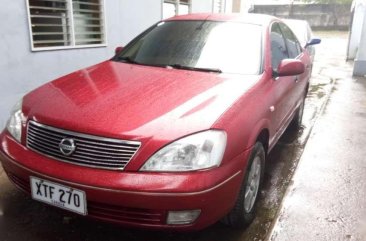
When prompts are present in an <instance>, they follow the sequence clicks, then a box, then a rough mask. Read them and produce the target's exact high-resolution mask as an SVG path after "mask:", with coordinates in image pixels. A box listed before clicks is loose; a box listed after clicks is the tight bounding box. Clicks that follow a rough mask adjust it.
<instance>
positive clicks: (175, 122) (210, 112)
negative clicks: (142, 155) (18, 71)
mask: <svg viewBox="0 0 366 241" xmlns="http://www.w3.org/2000/svg"><path fill="white" fill-rule="evenodd" d="M258 78H259V76H243V75H231V74H230V75H229V74H218V73H206V72H197V71H187V70H177V69H168V68H160V67H150V66H142V65H133V64H126V63H119V62H114V61H106V62H103V63H100V64H98V65H95V66H92V67H89V68H86V69H82V70H79V71H77V72H74V73H72V74H69V75H67V76H64V77H61V78H59V79H57V80H55V81H53V82H50V83H48V84H45V85H43V86H41V87H40V88H38V89H36V90H34V91H32V92H31V93H29V94H28V95H26V96H25V97H24V100H23V112H24V114H25V116H27V117H28V118H29V119H33V120H35V121H38V122H40V123H43V124H46V125H50V126H55V127H58V128H63V129H68V130H72V131H78V132H82V133H89V134H93V135H100V136H108V137H114V138H122V139H129V140H141V141H143V140H144V139H149V138H152V137H156V138H159V139H160V140H171V139H175V138H178V137H180V136H184V135H187V134H190V133H193V132H197V131H200V130H205V129H209V128H211V127H212V125H213V124H214V123H215V122H216V121H217V120H218V119H219V118H220V116H221V115H222V114H223V113H224V112H225V111H226V110H227V109H228V108H229V107H230V106H231V105H233V103H234V102H235V101H236V100H237V99H238V98H239V97H240V96H241V95H242V94H243V93H245V92H246V91H247V90H248V89H250V88H251V87H252V86H253V85H254V84H255V83H256V82H257V81H258Z"/></svg>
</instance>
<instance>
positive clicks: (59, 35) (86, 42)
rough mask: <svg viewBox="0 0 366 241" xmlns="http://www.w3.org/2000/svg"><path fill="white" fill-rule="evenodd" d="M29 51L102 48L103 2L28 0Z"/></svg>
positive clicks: (103, 26)
mask: <svg viewBox="0 0 366 241" xmlns="http://www.w3.org/2000/svg"><path fill="white" fill-rule="evenodd" d="M27 4H28V16H29V25H30V34H31V42H32V50H47V49H58V48H61V49H62V48H74V47H89V46H98V45H105V42H106V41H105V21H104V18H105V16H104V11H103V5H104V0H27Z"/></svg>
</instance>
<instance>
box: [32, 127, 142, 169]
mask: <svg viewBox="0 0 366 241" xmlns="http://www.w3.org/2000/svg"><path fill="white" fill-rule="evenodd" d="M64 139H68V140H72V141H73V142H74V145H75V148H74V151H73V152H72V153H71V154H69V155H66V154H64V153H62V152H61V148H60V143H61V141H62V140H64ZM140 145H141V143H140V142H137V141H125V140H118V139H111V138H104V137H98V136H92V135H86V134H81V133H77V132H72V131H66V130H62V129H58V128H54V127H50V126H46V125H43V124H39V123H37V122H35V121H29V122H28V130H27V147H28V148H30V149H32V150H34V151H36V152H38V153H41V154H43V155H45V156H48V157H51V158H53V159H56V160H60V161H64V162H69V163H73V164H77V165H83V166H89V167H95V168H104V169H119V170H121V169H123V168H124V167H125V166H126V165H127V163H128V162H129V161H130V160H131V159H132V157H133V156H134V155H135V153H136V152H137V150H138V149H139V147H140Z"/></svg>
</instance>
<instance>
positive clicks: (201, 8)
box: [192, 0, 213, 13]
mask: <svg viewBox="0 0 366 241" xmlns="http://www.w3.org/2000/svg"><path fill="white" fill-rule="evenodd" d="M212 3H213V0H192V13H207V12H212V8H213V5H212Z"/></svg>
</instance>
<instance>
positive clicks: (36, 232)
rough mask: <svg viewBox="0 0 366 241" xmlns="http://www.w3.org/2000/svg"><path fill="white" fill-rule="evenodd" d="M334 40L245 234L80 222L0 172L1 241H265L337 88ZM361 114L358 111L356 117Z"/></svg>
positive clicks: (338, 58) (219, 228)
mask: <svg viewBox="0 0 366 241" xmlns="http://www.w3.org/2000/svg"><path fill="white" fill-rule="evenodd" d="M334 35H335V34H334V33H333V34H330V35H329V34H322V35H321V37H323V44H322V45H321V47H322V48H321V49H320V48H318V49H317V51H318V52H317V55H316V58H315V64H314V68H313V78H312V80H311V86H310V91H309V94H308V98H307V100H306V107H305V112H304V126H303V128H302V130H301V131H300V132H299V133H293V132H286V133H285V135H284V136H283V137H282V138H281V140H280V142H279V143H278V144H277V145H276V146H275V148H274V150H273V151H272V152H271V153H270V155H269V158H268V162H267V168H266V175H265V180H264V188H263V191H262V192H261V195H260V202H259V204H258V215H257V217H256V219H255V220H254V222H253V223H252V225H250V226H249V227H248V228H247V229H246V230H233V229H230V228H228V227H226V226H225V225H223V224H221V223H217V224H215V225H213V226H211V227H209V228H207V229H205V230H202V231H199V232H194V233H174V232H157V231H143V230H134V229H127V228H123V227H118V226H114V225H110V224H106V223H101V222H97V221H93V220H89V219H84V218H82V217H80V216H73V215H70V214H68V213H65V212H63V211H61V210H58V209H56V208H53V207H50V206H47V205H44V204H41V203H38V202H36V201H33V200H31V198H30V197H28V196H27V195H25V194H23V193H22V192H20V191H18V190H17V189H16V188H15V187H14V186H13V185H12V184H11V183H10V182H9V180H8V179H7V178H6V176H5V174H4V172H3V170H2V168H1V166H0V240H9V241H13V240H14V241H15V240H29V241H33V240H129V241H139V240H141V241H146V240H149V241H151V240H175V241H180V240H182V241H183V240H185V241H186V240H187V241H188V240H197V241H198V240H200V241H215V240H217V241H223V240H225V241H234V240H241V241H243V240H265V239H266V238H267V237H268V235H269V233H270V232H271V230H272V227H273V223H274V221H275V220H276V218H277V216H278V210H279V209H280V207H281V204H282V200H283V196H284V194H285V193H286V190H288V187H289V185H290V184H291V183H292V177H293V173H294V171H295V170H296V167H297V163H298V160H299V159H300V157H301V154H302V152H303V150H304V147H305V144H306V143H307V140H308V138H309V136H310V133H312V132H311V130H312V128H313V126H314V123H316V122H317V119H318V117H319V113H321V112H322V110H324V107H325V106H326V105H325V104H326V103H327V102H328V99H329V96H330V94H331V90H332V89H333V86H335V87H334V88H337V86H338V84H337V83H338V82H337V77H336V76H338V74H337V73H338V71H340V72H342V71H341V70H340V68H339V63H340V62H342V63H343V59H344V58H343V55H344V53H343V52H344V51H343V50H342V48H343V49H344V50H345V49H346V41H347V35H346V34H345V33H337V34H336V35H337V36H340V37H339V38H336V39H334V38H333V37H334ZM328 43H330V44H328ZM342 51H343V52H342ZM345 67H347V68H349V67H348V66H345ZM342 68H343V67H342ZM342 73H343V72H342ZM343 74H344V73H343ZM362 113H363V112H362ZM362 113H361V111H360V116H361V115H363V114H362ZM330 123H332V122H330ZM328 125H331V124H329V123H328ZM317 145H319V143H318V144H317ZM343 178H347V176H346V175H345V176H343ZM323 182H324V180H323ZM290 187H292V185H290ZM360 187H361V186H360ZM345 195H346V194H345ZM286 200H287V198H286ZM332 220H333V219H332ZM279 223H280V222H277V224H279ZM331 223H332V222H331ZM284 225H286V224H284ZM281 233H284V232H277V233H276V235H277V234H278V235H279V234H281ZM277 237H280V236H277ZM288 237H291V236H288ZM276 240H282V239H280V238H279V239H276ZM284 240H286V239H284ZM289 240H296V239H289ZM309 240H310V239H309ZM316 240H317V239H316Z"/></svg>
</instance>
